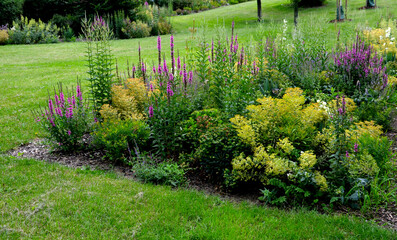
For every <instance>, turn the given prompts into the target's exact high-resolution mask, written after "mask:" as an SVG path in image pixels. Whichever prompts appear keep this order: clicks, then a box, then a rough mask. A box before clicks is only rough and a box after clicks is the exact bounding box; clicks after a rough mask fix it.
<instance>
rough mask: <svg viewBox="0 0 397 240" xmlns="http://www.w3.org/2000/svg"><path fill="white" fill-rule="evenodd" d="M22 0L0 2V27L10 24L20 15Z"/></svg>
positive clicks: (3, 0)
mask: <svg viewBox="0 0 397 240" xmlns="http://www.w3.org/2000/svg"><path fill="white" fill-rule="evenodd" d="M23 2H24V1H23V0H2V1H0V25H6V24H11V23H12V22H13V21H14V20H17V19H18V18H19V16H20V15H21V14H22V4H23Z"/></svg>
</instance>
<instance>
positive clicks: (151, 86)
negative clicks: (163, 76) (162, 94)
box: [149, 83, 154, 92]
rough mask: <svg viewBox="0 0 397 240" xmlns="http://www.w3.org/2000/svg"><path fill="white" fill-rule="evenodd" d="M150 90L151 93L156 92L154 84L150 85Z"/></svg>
mask: <svg viewBox="0 0 397 240" xmlns="http://www.w3.org/2000/svg"><path fill="white" fill-rule="evenodd" d="M149 90H150V91H151V92H153V91H154V87H153V84H152V83H150V85H149Z"/></svg>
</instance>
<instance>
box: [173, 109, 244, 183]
mask: <svg viewBox="0 0 397 240" xmlns="http://www.w3.org/2000/svg"><path fill="white" fill-rule="evenodd" d="M181 128H183V133H182V136H184V139H183V140H182V141H183V142H184V143H188V145H187V146H184V147H183V149H184V151H186V152H190V151H192V158H193V159H194V164H196V166H198V167H199V168H201V169H203V170H204V171H205V174H206V175H207V176H208V177H210V178H211V179H212V180H217V181H218V180H219V181H220V180H223V172H224V171H225V170H226V169H231V166H232V165H231V162H232V159H233V158H234V157H236V156H237V155H238V154H240V152H242V151H244V147H246V146H245V145H244V144H242V143H241V142H240V141H239V139H238V137H237V133H236V131H235V130H234V128H233V127H232V126H231V125H230V123H225V122H224V121H223V120H222V118H221V113H220V112H219V110H217V109H204V110H201V111H195V112H193V113H192V114H191V117H190V118H189V119H188V120H186V121H184V122H183V123H182V124H181Z"/></svg>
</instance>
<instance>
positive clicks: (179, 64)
mask: <svg viewBox="0 0 397 240" xmlns="http://www.w3.org/2000/svg"><path fill="white" fill-rule="evenodd" d="M181 67H182V66H181V58H180V57H179V56H178V70H179V69H181Z"/></svg>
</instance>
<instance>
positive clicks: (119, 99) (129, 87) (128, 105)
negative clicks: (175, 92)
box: [99, 78, 151, 121]
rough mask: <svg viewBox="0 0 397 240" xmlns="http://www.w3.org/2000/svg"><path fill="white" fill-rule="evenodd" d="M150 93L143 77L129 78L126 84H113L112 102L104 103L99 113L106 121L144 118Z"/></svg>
mask: <svg viewBox="0 0 397 240" xmlns="http://www.w3.org/2000/svg"><path fill="white" fill-rule="evenodd" d="M150 94H151V92H149V94H148V92H147V90H146V85H145V83H144V82H143V80H142V79H139V78H128V79H127V80H126V81H125V83H124V84H122V85H113V86H112V104H111V105H109V104H104V105H102V107H101V110H100V111H99V113H100V115H101V117H102V119H104V120H105V121H112V120H117V119H123V120H124V119H126V120H142V119H144V118H145V116H146V115H147V114H146V112H145V106H146V105H147V103H148V102H149V97H150Z"/></svg>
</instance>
